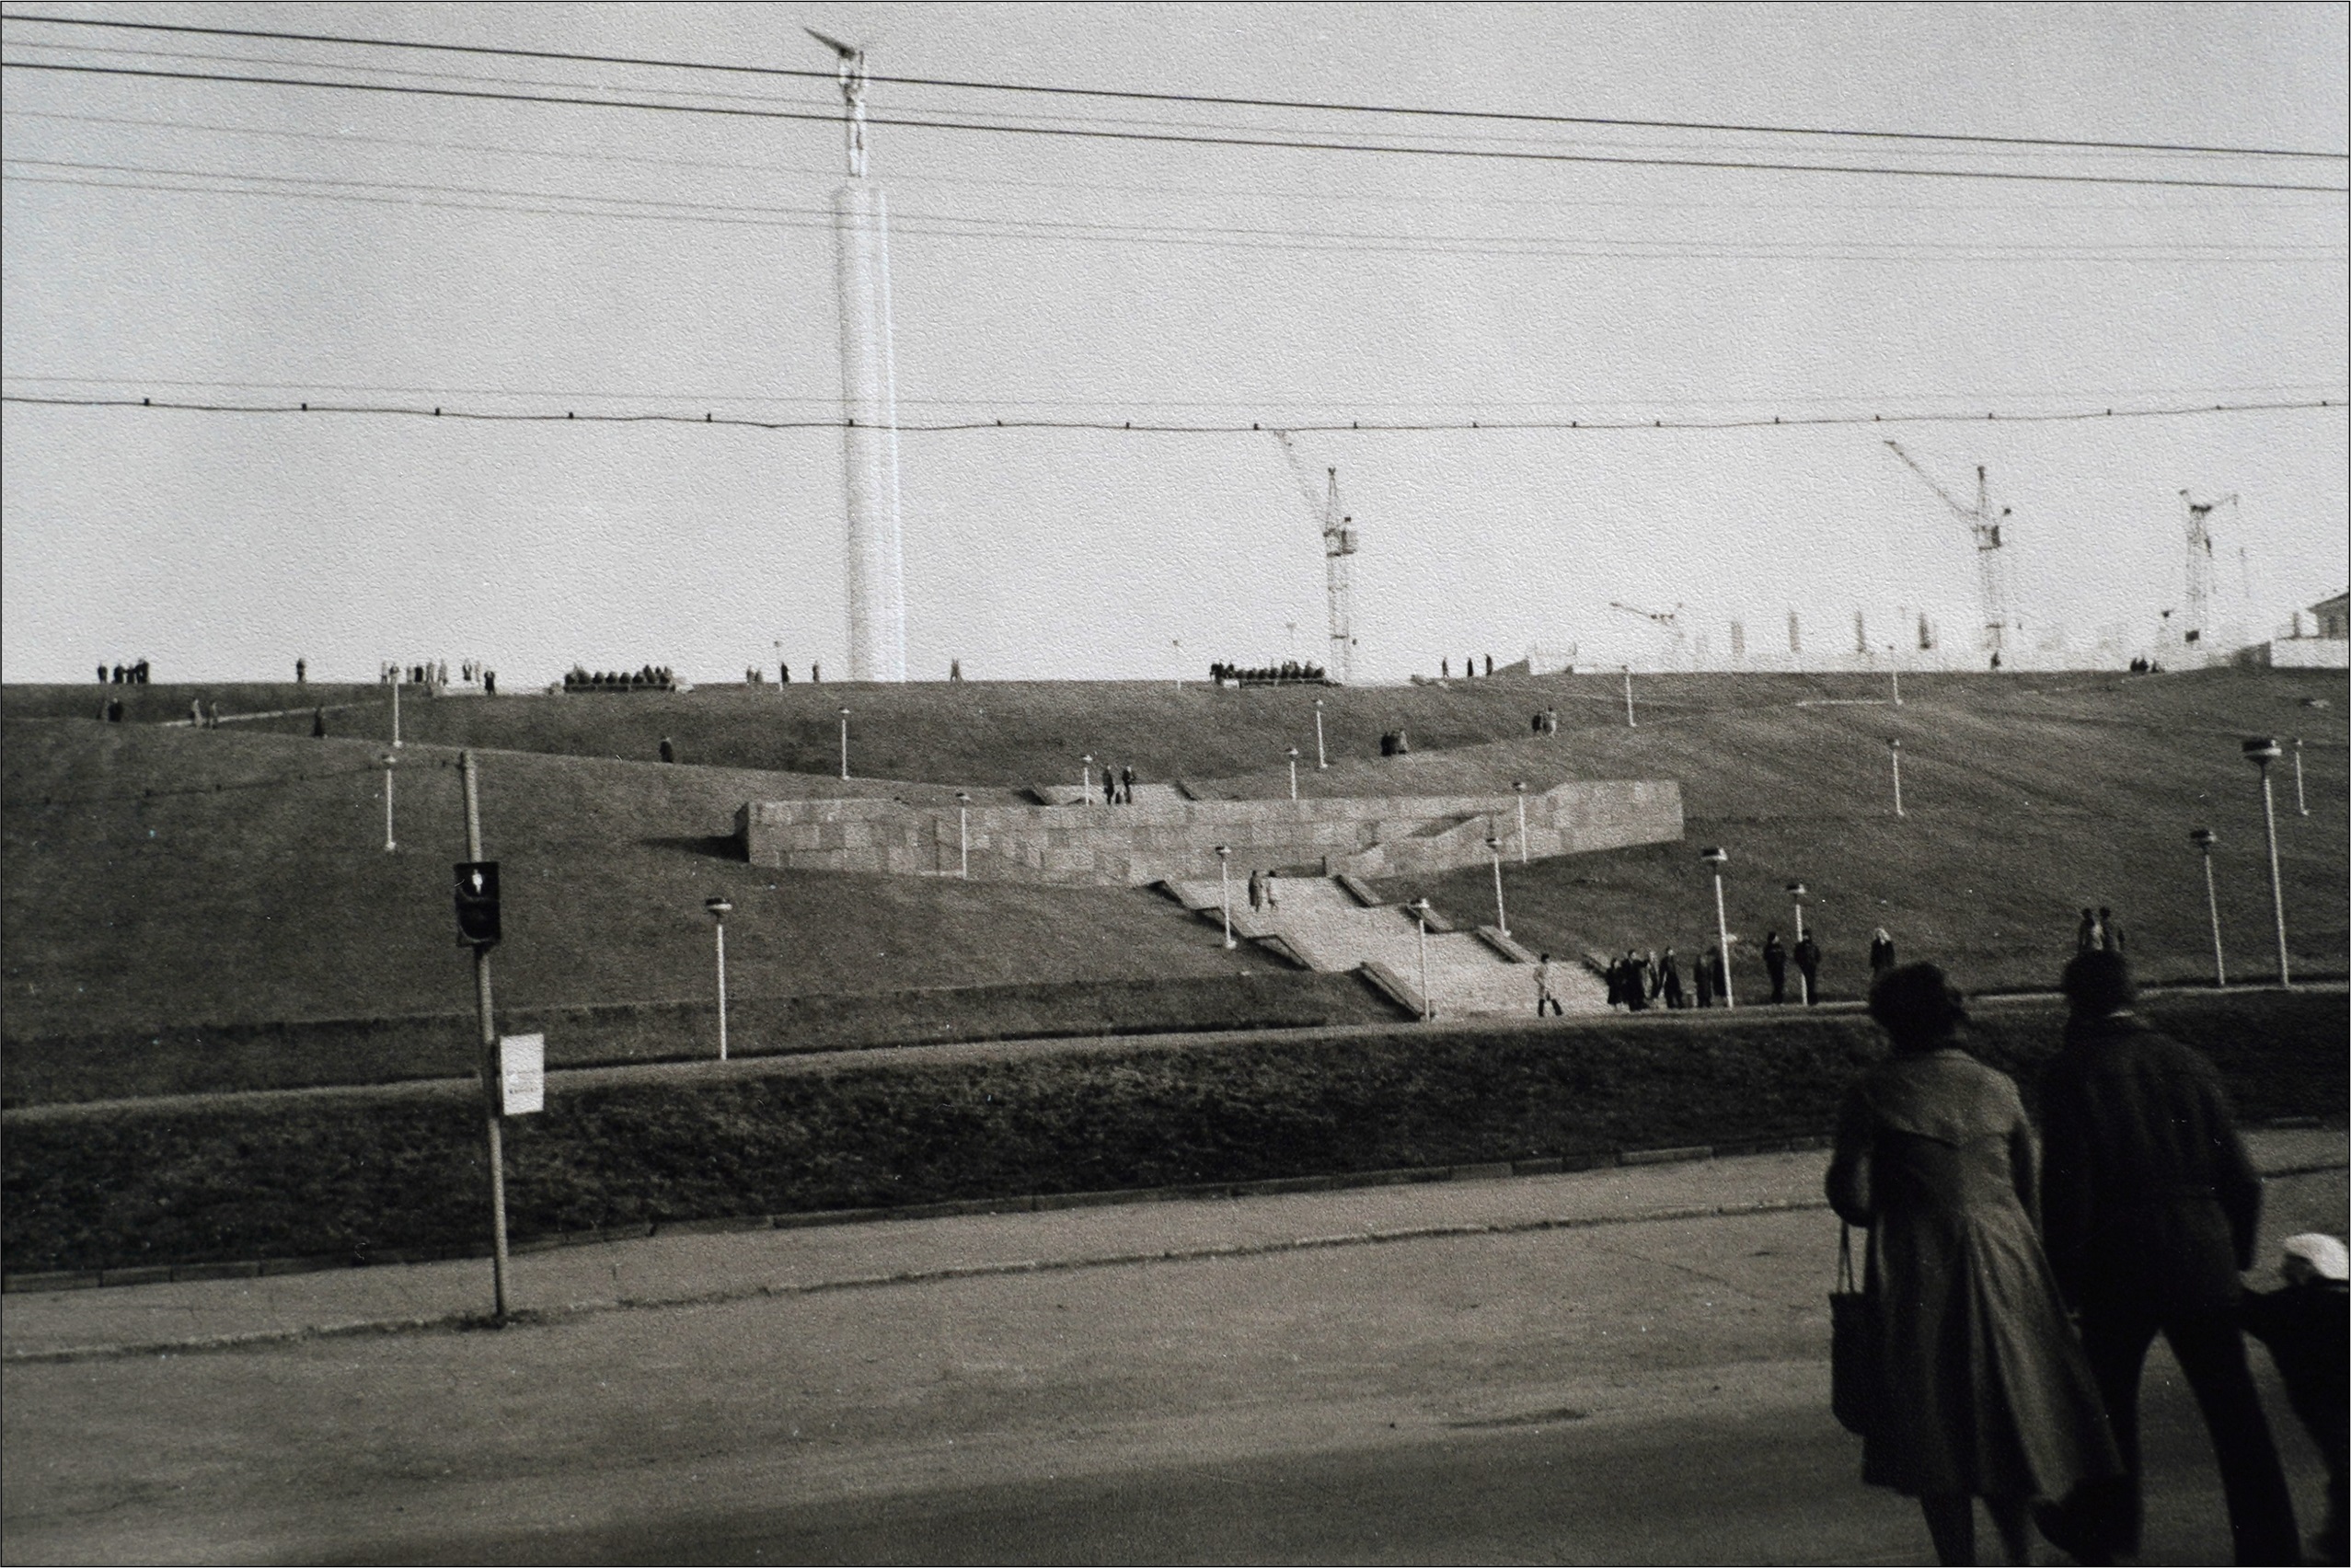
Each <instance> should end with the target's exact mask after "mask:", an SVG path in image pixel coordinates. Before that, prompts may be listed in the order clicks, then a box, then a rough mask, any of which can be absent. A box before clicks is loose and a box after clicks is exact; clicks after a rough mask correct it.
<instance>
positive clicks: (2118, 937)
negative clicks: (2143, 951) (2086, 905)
mask: <svg viewBox="0 0 2351 1568" xmlns="http://www.w3.org/2000/svg"><path fill="white" fill-rule="evenodd" d="M2073 951H2076V952H2120V951H2123V926H2122V922H2121V921H2119V920H2117V919H2115V912H2114V911H2113V910H2111V909H2109V908H2107V907H2106V906H2105V905H2103V904H2102V905H2099V906H2098V907H2097V908H2095V909H2084V910H2083V911H2082V912H2081V924H2080V925H2079V926H2077V927H2075V928H2074V933H2073Z"/></svg>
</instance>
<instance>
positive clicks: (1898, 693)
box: [1890, 667, 1902, 708]
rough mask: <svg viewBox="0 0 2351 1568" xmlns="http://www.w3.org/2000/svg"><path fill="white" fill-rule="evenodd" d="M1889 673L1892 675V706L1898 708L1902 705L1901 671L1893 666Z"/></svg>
mask: <svg viewBox="0 0 2351 1568" xmlns="http://www.w3.org/2000/svg"><path fill="white" fill-rule="evenodd" d="M1890 673H1891V674H1893V676H1894V706H1895V707H1896V708H1899V707H1901V706H1902V671H1901V670H1900V669H1899V668H1898V667H1893V668H1891V670H1890Z"/></svg>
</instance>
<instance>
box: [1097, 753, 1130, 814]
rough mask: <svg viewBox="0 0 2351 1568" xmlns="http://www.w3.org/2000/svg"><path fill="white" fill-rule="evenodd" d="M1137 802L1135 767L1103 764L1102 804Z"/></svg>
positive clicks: (1126, 804) (1124, 804)
mask: <svg viewBox="0 0 2351 1568" xmlns="http://www.w3.org/2000/svg"><path fill="white" fill-rule="evenodd" d="M1134 803H1135V769H1133V768H1131V767H1112V766H1111V765H1110V764H1109V763H1107V762H1106V763H1104V764H1102V804H1104V805H1106V806H1131V805H1133V804H1134Z"/></svg>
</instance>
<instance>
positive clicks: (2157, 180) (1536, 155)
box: [0, 60, 2345, 195]
mask: <svg viewBox="0 0 2351 1568" xmlns="http://www.w3.org/2000/svg"><path fill="white" fill-rule="evenodd" d="M0 66H5V67H6V69H9V70H16V71H57V72H66V73H70V74H73V75H86V76H124V77H138V78H144V79H150V80H157V81H175V82H205V83H212V84H216V85H227V86H272V87H312V88H319V89H325V90H331V91H339V92H364V93H386V94H393V95H398V96H402V97H415V98H460V99H467V100H470V101H476V102H493V103H529V104H547V105H557V106H561V107H567V108H575V109H622V110H640V111H645V112H655V113H668V114H702V115H716V116H720V117H723V118H729V119H743V120H769V121H815V122H820V123H824V124H838V123H839V122H840V116H839V115H837V114H819V113H814V112H807V113H803V112H800V111H797V110H769V109H740V108H737V109H728V108H721V107H718V106H715V105H705V104H679V103H652V102H648V101H645V100H642V99H633V100H632V99H623V98H574V97H569V96H565V95H562V94H555V93H493V92H481V91H475V90H469V89H466V88H460V87H420V86H394V85H391V84H389V83H383V82H328V81H318V80H315V79H310V78H302V77H293V76H241V75H230V74H227V73H220V72H202V71H159V70H153V69H147V68H144V67H136V66H128V65H67V64H62V63H54V62H43V61H27V60H0ZM865 122H866V123H867V124H868V125H878V126H887V127H891V128H893V129H900V130H911V131H946V132H957V133H978V134H987V135H1016V136H1066V137H1071V138H1075V139H1078V140H1084V141H1097V142H1137V143H1158V144H1170V145H1178V146H1199V147H1243V148H1249V149H1252V150H1264V149H1276V150H1282V151H1288V152H1320V153H1393V154H1400V155H1404V156H1416V157H1444V158H1485V159H1498V160H1501V161H1504V162H1510V163H1541V164H1579V165H1596V166H1604V167H1635V168H1700V169H1717V170H1728V171H1734V172H1745V173H1754V172H1767V173H1781V174H1843V175H1872V176H1895V177H1899V178H1904V179H1996V180H2019V181H2025V182H2029V183H2034V184H2051V185H2122V186H2138V187H2169V188H2172V189H2177V190H2313V191H2320V192H2324V193H2328V194H2333V195H2342V194H2344V193H2345V188H2344V187H2342V186H2336V185H2310V184H2301V183H2296V182H2291V181H2284V180H2242V179H2183V178H2177V177H2171V176H2157V175H2119V174H2034V173H2027V172H2024V171H2023V170H2015V169H1981V168H1893V167H1884V166H1883V165H1871V164H1815V163H1770V162H1766V161H1764V160H1761V159H1752V158H1666V157H1635V156H1627V155H1622V154H1604V153H1558V152H1527V151H1511V150H1504V149H1494V148H1478V147H1431V146H1421V145H1412V144H1380V143H1374V142H1331V141H1305V140H1292V139H1282V138H1275V137H1266V136H1203V135H1184V134H1180V133H1173V132H1164V131H1103V130H1089V129H1085V128H1081V127H1078V126H1068V125H1013V124H977V123H973V122H970V121H951V120H908V119H899V118H894V117H887V116H881V115H869V116H867V117H866V121H865Z"/></svg>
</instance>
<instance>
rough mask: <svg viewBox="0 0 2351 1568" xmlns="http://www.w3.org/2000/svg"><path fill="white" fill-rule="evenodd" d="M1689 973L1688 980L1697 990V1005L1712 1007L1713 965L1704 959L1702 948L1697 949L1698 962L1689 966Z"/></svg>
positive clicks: (1704, 952)
mask: <svg viewBox="0 0 2351 1568" xmlns="http://www.w3.org/2000/svg"><path fill="white" fill-rule="evenodd" d="M1689 974H1690V980H1691V982H1692V983H1693V984H1694V985H1695V986H1696V987H1697V990H1698V1005H1699V1006H1700V1007H1701V1008H1711V1007H1712V1006H1713V1005H1714V966H1713V965H1712V964H1711V963H1708V962H1707V961H1706V950H1705V949H1704V948H1700V949H1699V951H1698V962H1697V963H1693V964H1691V965H1690V966H1689Z"/></svg>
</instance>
